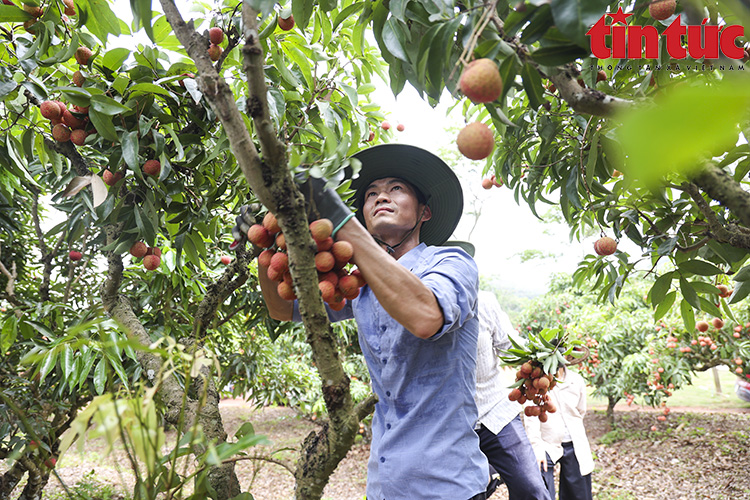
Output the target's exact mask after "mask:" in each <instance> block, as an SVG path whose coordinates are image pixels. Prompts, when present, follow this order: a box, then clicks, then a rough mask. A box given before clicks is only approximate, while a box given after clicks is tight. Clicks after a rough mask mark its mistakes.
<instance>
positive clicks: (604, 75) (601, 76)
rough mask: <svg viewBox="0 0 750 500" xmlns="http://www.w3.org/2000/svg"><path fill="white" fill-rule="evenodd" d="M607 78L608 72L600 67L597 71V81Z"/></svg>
mask: <svg viewBox="0 0 750 500" xmlns="http://www.w3.org/2000/svg"><path fill="white" fill-rule="evenodd" d="M606 80H607V72H606V71H604V70H603V69H600V70H599V71H597V72H596V81H597V82H604V81H606Z"/></svg>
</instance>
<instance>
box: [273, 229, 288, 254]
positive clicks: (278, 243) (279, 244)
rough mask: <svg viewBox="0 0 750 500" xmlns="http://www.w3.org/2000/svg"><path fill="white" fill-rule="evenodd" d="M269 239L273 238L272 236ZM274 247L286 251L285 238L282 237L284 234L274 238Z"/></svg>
mask: <svg viewBox="0 0 750 500" xmlns="http://www.w3.org/2000/svg"><path fill="white" fill-rule="evenodd" d="M271 238H273V235H271ZM276 246H277V247H279V250H286V236H284V233H279V234H278V236H276Z"/></svg>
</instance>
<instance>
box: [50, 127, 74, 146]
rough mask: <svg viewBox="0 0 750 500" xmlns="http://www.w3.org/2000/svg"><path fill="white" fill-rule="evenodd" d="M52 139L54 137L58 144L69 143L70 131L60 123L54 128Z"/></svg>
mask: <svg viewBox="0 0 750 500" xmlns="http://www.w3.org/2000/svg"><path fill="white" fill-rule="evenodd" d="M52 137H54V139H55V140H56V141H57V142H68V141H69V140H70V129H69V128H68V126H67V125H63V124H62V123H58V124H57V125H55V126H54V127H52Z"/></svg>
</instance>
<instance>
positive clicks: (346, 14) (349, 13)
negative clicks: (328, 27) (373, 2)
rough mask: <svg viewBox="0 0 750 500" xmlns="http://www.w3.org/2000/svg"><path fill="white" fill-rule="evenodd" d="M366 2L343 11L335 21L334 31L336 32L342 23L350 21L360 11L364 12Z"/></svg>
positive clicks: (352, 5)
mask: <svg viewBox="0 0 750 500" xmlns="http://www.w3.org/2000/svg"><path fill="white" fill-rule="evenodd" d="M365 4H366V2H356V3H353V4H351V5H350V6H348V7H347V8H345V9H344V10H342V11H341V12H339V13H338V14H337V15H336V18H335V19H334V20H333V31H336V28H338V27H339V25H340V24H341V23H343V22H344V21H346V20H347V19H349V17H350V16H353V15H354V14H356V13H357V12H359V11H360V10H362V9H363V8H364V7H365Z"/></svg>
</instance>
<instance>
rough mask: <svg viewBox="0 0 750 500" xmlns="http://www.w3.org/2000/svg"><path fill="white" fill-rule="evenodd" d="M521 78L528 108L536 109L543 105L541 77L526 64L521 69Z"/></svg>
mask: <svg viewBox="0 0 750 500" xmlns="http://www.w3.org/2000/svg"><path fill="white" fill-rule="evenodd" d="M521 78H523V89H524V90H525V91H526V97H528V98H529V106H531V107H532V108H534V109H538V108H539V106H541V105H542V103H544V87H542V77H541V76H540V75H539V71H537V69H536V68H534V66H532V65H531V64H529V63H526V64H524V65H523V67H522V68H521Z"/></svg>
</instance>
